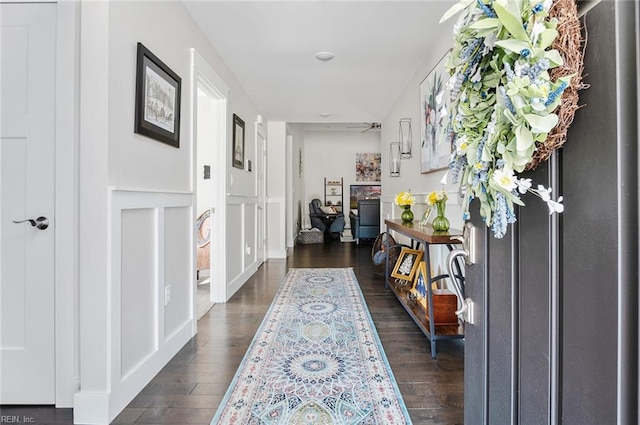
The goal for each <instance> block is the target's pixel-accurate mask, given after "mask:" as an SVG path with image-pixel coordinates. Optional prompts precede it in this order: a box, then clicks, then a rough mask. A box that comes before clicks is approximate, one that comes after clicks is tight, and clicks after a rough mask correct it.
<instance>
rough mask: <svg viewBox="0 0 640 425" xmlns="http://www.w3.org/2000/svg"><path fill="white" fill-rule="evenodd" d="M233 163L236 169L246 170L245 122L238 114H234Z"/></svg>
mask: <svg viewBox="0 0 640 425" xmlns="http://www.w3.org/2000/svg"><path fill="white" fill-rule="evenodd" d="M231 161H232V164H233V166H234V167H235V168H240V169H242V170H244V120H243V119H242V118H240V117H239V116H237V115H236V114H233V146H232V151H231Z"/></svg>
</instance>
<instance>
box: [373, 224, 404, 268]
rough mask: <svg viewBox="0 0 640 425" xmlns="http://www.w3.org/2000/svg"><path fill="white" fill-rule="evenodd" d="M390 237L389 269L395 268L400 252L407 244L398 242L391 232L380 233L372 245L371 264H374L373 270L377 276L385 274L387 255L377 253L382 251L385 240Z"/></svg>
mask: <svg viewBox="0 0 640 425" xmlns="http://www.w3.org/2000/svg"><path fill="white" fill-rule="evenodd" d="M386 238H389V254H388V255H389V269H390V270H391V269H393V267H394V265H395V264H396V261H398V257H399V256H400V252H401V251H402V247H404V246H406V245H402V244H398V243H397V242H396V240H395V239H394V238H393V236H391V235H390V234H389V233H387V232H384V233H380V234H379V235H378V237H377V238H376V240H375V241H374V242H373V246H372V247H371V264H372V266H373V272H374V273H375V274H376V275H377V276H384V269H385V262H386V261H385V260H386V259H387V256H386V255H384V254H382V255H380V254H378V255H377V256H376V254H377V253H378V252H379V251H382V249H383V248H384V244H385V240H386Z"/></svg>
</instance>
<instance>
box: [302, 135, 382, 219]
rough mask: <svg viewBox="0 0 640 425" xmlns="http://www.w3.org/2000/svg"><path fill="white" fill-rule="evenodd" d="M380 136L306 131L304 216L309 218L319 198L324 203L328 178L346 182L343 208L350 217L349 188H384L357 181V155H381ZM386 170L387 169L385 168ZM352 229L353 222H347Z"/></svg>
mask: <svg viewBox="0 0 640 425" xmlns="http://www.w3.org/2000/svg"><path fill="white" fill-rule="evenodd" d="M380 146H381V143H380V132H377V131H367V132H365V133H361V132H358V131H355V132H354V131H306V132H305V133H304V164H303V169H304V191H305V199H304V201H303V206H302V207H303V212H304V214H306V215H307V216H308V215H309V202H311V200H312V199H315V198H318V199H320V200H321V201H322V202H324V178H325V177H326V178H327V179H329V180H339V179H340V178H341V177H342V178H343V184H344V186H343V200H342V202H343V204H344V205H345V207H346V208H345V210H344V211H345V216H347V217H348V206H349V186H350V185H352V184H353V185H355V184H367V183H370V184H381V183H382V182H364V181H356V153H376V152H378V153H379V152H381V147H380ZM383 170H384V167H383ZM345 222H346V226H347V227H349V226H350V224H349V219H348V218H347V219H346V220H345Z"/></svg>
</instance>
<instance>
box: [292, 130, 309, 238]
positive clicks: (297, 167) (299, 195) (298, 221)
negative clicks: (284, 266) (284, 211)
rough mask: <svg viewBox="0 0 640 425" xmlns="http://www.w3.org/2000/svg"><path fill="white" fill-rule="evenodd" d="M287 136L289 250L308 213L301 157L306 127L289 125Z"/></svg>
mask: <svg viewBox="0 0 640 425" xmlns="http://www.w3.org/2000/svg"><path fill="white" fill-rule="evenodd" d="M287 135H288V136H290V137H291V162H290V163H289V164H288V166H287V169H288V170H290V176H291V178H290V179H289V180H290V185H289V189H290V191H289V192H290V193H289V194H288V195H287V196H288V197H289V199H291V202H290V205H289V212H290V218H289V219H288V220H287V248H292V247H293V246H294V242H295V238H296V236H297V235H298V231H299V230H300V229H301V228H302V219H303V216H304V214H305V211H306V204H305V203H304V174H303V173H304V168H302V167H301V163H300V161H301V155H302V156H304V126H303V125H302V124H288V125H287Z"/></svg>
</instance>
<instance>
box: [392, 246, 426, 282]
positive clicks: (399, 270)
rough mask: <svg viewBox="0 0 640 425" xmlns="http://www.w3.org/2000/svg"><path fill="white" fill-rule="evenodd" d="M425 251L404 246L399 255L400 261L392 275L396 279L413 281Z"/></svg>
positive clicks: (397, 262)
mask: <svg viewBox="0 0 640 425" xmlns="http://www.w3.org/2000/svg"><path fill="white" fill-rule="evenodd" d="M422 254H423V252H422V251H420V250H418V249H411V248H406V247H403V248H402V251H401V252H400V256H399V257H398V261H396V264H395V266H394V268H393V271H392V272H391V276H392V277H395V278H396V279H401V280H407V281H409V282H413V275H414V274H415V272H416V269H417V268H418V265H419V264H420V260H421V259H422Z"/></svg>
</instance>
